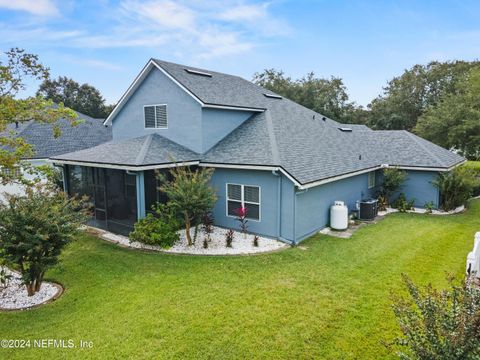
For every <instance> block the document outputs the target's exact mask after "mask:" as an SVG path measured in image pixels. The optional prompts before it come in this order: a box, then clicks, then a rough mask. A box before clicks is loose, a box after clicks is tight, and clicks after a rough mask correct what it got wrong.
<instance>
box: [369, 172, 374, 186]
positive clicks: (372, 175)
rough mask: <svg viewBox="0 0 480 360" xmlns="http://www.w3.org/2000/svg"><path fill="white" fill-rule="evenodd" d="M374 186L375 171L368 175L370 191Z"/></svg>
mask: <svg viewBox="0 0 480 360" xmlns="http://www.w3.org/2000/svg"><path fill="white" fill-rule="evenodd" d="M374 186H375V171H371V172H369V173H368V188H369V189H371V188H373V187H374Z"/></svg>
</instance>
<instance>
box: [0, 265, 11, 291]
mask: <svg viewBox="0 0 480 360" xmlns="http://www.w3.org/2000/svg"><path fill="white" fill-rule="evenodd" d="M11 279H12V275H10V274H9V273H7V269H6V268H4V267H2V266H0V289H5V288H6V287H7V286H8V284H9V282H10V280H11Z"/></svg>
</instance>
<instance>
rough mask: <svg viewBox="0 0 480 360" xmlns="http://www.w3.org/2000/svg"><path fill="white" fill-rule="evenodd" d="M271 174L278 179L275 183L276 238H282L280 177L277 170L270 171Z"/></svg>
mask: <svg viewBox="0 0 480 360" xmlns="http://www.w3.org/2000/svg"><path fill="white" fill-rule="evenodd" d="M272 174H273V175H274V176H276V177H277V178H278V181H277V199H278V200H277V237H278V238H279V239H281V238H282V175H281V174H279V173H278V170H272Z"/></svg>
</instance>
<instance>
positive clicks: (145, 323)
mask: <svg viewBox="0 0 480 360" xmlns="http://www.w3.org/2000/svg"><path fill="white" fill-rule="evenodd" d="M479 230H480V201H475V202H472V203H471V207H470V209H469V210H468V211H467V212H466V213H464V214H461V215H453V216H445V217H443V216H442V217H440V216H438V217H434V216H428V215H418V214H394V215H389V216H388V217H387V218H386V219H385V220H384V221H382V222H380V223H378V224H376V225H369V226H366V227H364V228H362V229H361V230H360V231H358V232H357V233H356V234H355V235H354V236H353V237H352V238H351V239H347V240H345V239H338V238H333V237H328V236H323V235H316V236H314V237H312V238H310V239H309V240H307V241H305V242H304V243H303V244H302V245H303V246H304V247H306V249H301V248H292V249H288V250H285V251H282V252H279V253H273V254H265V255H258V256H243V257H193V256H175V255H162V254H157V253H144V252H138V251H133V250H127V249H122V248H119V247H116V246H114V245H111V244H108V243H105V242H103V241H101V240H98V239H96V238H93V237H90V236H86V235H85V236H82V237H81V238H80V239H79V240H78V241H77V242H76V243H74V244H72V245H70V246H69V248H68V250H67V251H66V252H65V254H64V255H63V262H62V265H61V266H58V267H57V268H55V269H54V270H53V271H50V272H49V273H48V278H49V279H53V280H55V281H58V282H60V283H62V284H64V285H65V287H66V292H65V294H64V295H63V296H62V297H61V298H60V299H59V300H58V301H56V302H55V303H52V304H49V305H47V306H44V307H42V308H38V309H35V310H31V311H24V312H13V313H0V339H1V338H3V339H74V340H75V341H79V340H90V341H93V343H94V347H93V349H29V350H25V349H23V350H22V349H19V350H5V349H0V358H4V359H13V358H18V359H40V358H49V359H54V358H82V359H83V358H96V359H99V358H102V359H107V358H111V359H113V358H116V359H119V358H140V359H142V358H143V359H150V358H159V359H160V358H181V359H184V358H186V359H194V358H195V359H196V358H209V359H230V358H236V359H245V358H262V359H263V358H272V359H280V358H288V359H292V358H308V359H312V358H327V359H340V358H341V359H358V358H362V359H379V358H382V359H383V358H389V357H390V358H391V357H392V356H393V355H392V353H391V352H390V351H389V350H388V349H386V348H385V346H384V345H382V342H383V341H385V340H387V341H388V340H391V339H392V337H393V336H394V335H395V334H396V332H397V327H396V323H395V319H394V317H393V314H392V311H391V310H390V298H389V294H390V291H392V290H394V291H399V289H402V285H401V279H400V274H401V273H402V272H406V273H407V274H408V275H410V276H411V277H412V278H413V279H414V280H415V281H416V282H418V283H421V284H426V283H428V282H432V283H433V284H434V285H435V286H437V287H444V286H445V285H446V280H445V274H446V272H454V273H456V274H457V275H458V276H459V277H460V276H462V273H463V271H464V267H465V259H466V255H467V253H468V251H469V250H470V249H471V248H472V246H473V235H474V233H475V231H479Z"/></svg>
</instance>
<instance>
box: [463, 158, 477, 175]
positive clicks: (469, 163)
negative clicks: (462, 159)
mask: <svg viewBox="0 0 480 360" xmlns="http://www.w3.org/2000/svg"><path fill="white" fill-rule="evenodd" d="M463 166H465V167H468V168H470V169H474V170H475V171H476V172H477V173H480V161H473V160H469V161H467V162H466V163H465V164H464V165H463Z"/></svg>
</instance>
